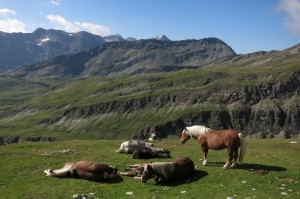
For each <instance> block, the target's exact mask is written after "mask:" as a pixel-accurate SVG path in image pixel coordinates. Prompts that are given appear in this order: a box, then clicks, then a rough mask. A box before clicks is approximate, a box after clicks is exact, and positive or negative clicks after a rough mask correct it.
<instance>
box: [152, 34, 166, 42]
mask: <svg viewBox="0 0 300 199" xmlns="http://www.w3.org/2000/svg"><path fill="white" fill-rule="evenodd" d="M152 39H155V40H159V41H170V39H169V38H168V37H167V36H166V35H159V36H156V37H153V38H152Z"/></svg>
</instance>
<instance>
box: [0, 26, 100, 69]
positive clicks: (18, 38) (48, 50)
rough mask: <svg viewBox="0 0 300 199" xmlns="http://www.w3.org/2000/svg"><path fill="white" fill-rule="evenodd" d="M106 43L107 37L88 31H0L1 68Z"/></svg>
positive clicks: (14, 66)
mask: <svg viewBox="0 0 300 199" xmlns="http://www.w3.org/2000/svg"><path fill="white" fill-rule="evenodd" d="M103 43H105V38H102V37H100V36H97V35H93V34H91V33H87V32H78V33H67V32H64V31H60V30H53V29H50V30H45V29H42V28H39V29H37V30H35V31H34V32H32V33H5V32H0V46H1V48H0V58H1V59H0V71H5V70H9V69H14V68H16V67H19V66H22V65H26V64H33V63H35V62H39V61H43V60H45V59H48V58H51V57H55V56H58V55H63V54H73V53H77V52H80V51H83V50H87V49H90V48H93V47H96V46H98V45H101V44H103Z"/></svg>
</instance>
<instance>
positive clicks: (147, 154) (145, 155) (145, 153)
mask: <svg viewBox="0 0 300 199" xmlns="http://www.w3.org/2000/svg"><path fill="white" fill-rule="evenodd" d="M170 157H171V156H170V153H169V152H168V153H164V152H155V151H151V150H149V149H139V150H135V151H134V152H133V154H132V156H131V158H132V159H151V158H170Z"/></svg>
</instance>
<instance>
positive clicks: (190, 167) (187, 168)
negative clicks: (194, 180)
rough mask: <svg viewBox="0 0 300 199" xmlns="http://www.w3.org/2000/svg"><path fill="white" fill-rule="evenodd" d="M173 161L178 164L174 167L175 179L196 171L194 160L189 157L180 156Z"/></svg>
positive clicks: (185, 176)
mask: <svg viewBox="0 0 300 199" xmlns="http://www.w3.org/2000/svg"><path fill="white" fill-rule="evenodd" d="M173 162H174V163H175V165H176V166H175V169H174V179H175V180H181V179H184V178H187V177H189V176H190V175H192V174H193V173H194V172H195V171H196V170H195V164H194V162H193V161H192V160H191V159H190V158H188V157H179V158H177V159H176V160H174V161H173Z"/></svg>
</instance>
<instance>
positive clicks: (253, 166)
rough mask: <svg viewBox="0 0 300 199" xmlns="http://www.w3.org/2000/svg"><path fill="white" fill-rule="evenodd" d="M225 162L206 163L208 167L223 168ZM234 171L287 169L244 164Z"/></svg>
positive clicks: (284, 169)
mask: <svg viewBox="0 0 300 199" xmlns="http://www.w3.org/2000/svg"><path fill="white" fill-rule="evenodd" d="M224 164H225V162H208V165H207V166H208V167H210V166H212V167H223V166H224ZM234 169H244V170H248V171H258V170H265V171H286V170H287V169H286V168H284V167H280V166H272V165H263V164H248V163H244V164H242V165H238V166H237V167H236V168H234Z"/></svg>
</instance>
